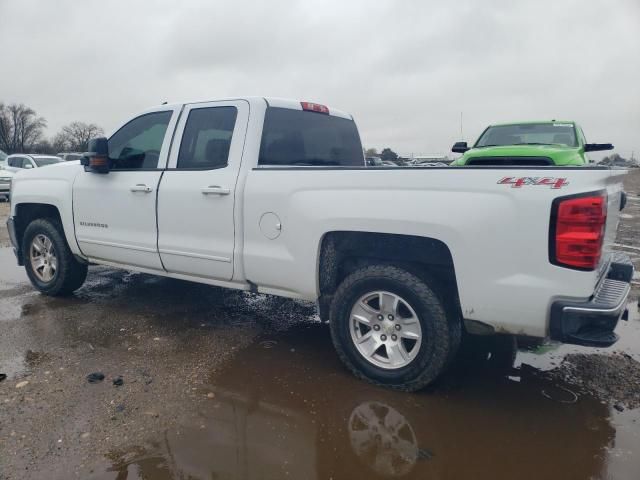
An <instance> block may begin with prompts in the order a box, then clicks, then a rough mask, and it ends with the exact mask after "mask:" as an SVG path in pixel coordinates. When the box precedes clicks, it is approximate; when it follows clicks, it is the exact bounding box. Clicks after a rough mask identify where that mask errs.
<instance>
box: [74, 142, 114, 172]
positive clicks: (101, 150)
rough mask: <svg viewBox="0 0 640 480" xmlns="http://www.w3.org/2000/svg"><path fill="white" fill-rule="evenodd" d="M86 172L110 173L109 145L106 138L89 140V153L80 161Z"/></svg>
mask: <svg viewBox="0 0 640 480" xmlns="http://www.w3.org/2000/svg"><path fill="white" fill-rule="evenodd" d="M80 165H84V171H85V172H93V173H109V144H108V143H107V139H106V138H105V137H98V138H93V139H91V140H89V151H88V152H85V153H84V155H83V156H82V158H81V159H80Z"/></svg>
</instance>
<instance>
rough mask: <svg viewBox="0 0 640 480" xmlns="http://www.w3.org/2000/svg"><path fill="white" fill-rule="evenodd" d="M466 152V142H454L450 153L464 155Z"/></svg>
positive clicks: (467, 148)
mask: <svg viewBox="0 0 640 480" xmlns="http://www.w3.org/2000/svg"><path fill="white" fill-rule="evenodd" d="M467 150H469V147H468V146H467V142H456V143H454V144H453V147H452V148H451V151H452V152H454V153H464V152H466V151H467Z"/></svg>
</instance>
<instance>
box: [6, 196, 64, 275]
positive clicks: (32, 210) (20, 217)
mask: <svg viewBox="0 0 640 480" xmlns="http://www.w3.org/2000/svg"><path fill="white" fill-rule="evenodd" d="M14 208H15V213H14V217H13V218H14V225H15V229H16V240H17V245H16V246H15V248H16V254H17V257H18V263H19V264H20V265H23V264H24V252H23V251H22V239H23V237H24V232H25V230H26V229H27V226H28V225H29V224H30V223H31V222H32V221H34V220H36V219H38V218H50V219H53V220H55V221H57V222H58V223H59V224H60V226H61V228H62V229H63V232H62V233H63V234H64V236H65V237H66V238H67V242H69V240H68V236H67V234H66V232H65V231H64V226H63V223H62V216H61V215H60V210H59V209H58V207H57V206H56V205H53V204H50V203H28V202H25V203H19V204H17V205H15V207H14Z"/></svg>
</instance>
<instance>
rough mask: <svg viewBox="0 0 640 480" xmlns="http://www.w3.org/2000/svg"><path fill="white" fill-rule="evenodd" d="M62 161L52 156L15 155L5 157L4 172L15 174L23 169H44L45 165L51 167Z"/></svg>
mask: <svg viewBox="0 0 640 480" xmlns="http://www.w3.org/2000/svg"><path fill="white" fill-rule="evenodd" d="M63 161H64V160H62V159H61V158H60V157H55V156H53V155H35V154H34V155H32V154H26V153H16V154H14V155H9V156H8V157H7V160H6V161H5V165H4V168H5V170H8V171H10V172H14V173H15V172H19V171H20V170H23V169H31V168H40V167H46V166H47V165H53V164H55V163H60V162H63Z"/></svg>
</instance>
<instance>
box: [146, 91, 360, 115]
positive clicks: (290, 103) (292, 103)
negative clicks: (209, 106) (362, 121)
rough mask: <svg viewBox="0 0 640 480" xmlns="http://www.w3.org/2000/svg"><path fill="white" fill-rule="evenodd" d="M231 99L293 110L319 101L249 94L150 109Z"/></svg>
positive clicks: (331, 111)
mask: <svg viewBox="0 0 640 480" xmlns="http://www.w3.org/2000/svg"><path fill="white" fill-rule="evenodd" d="M231 100H245V101H247V102H249V103H250V104H252V103H256V102H260V103H262V102H265V103H266V104H267V106H268V107H276V108H290V109H292V110H302V102H310V103H317V102H312V101H310V100H295V99H291V98H278V97H256V96H248V97H227V98H209V99H201V100H195V101H193V100H192V101H185V102H175V103H166V104H163V105H156V106H155V107H152V108H150V109H149V110H155V109H157V108H158V107H161V106H164V107H168V108H175V107H177V106H180V105H183V104H194V103H208V102H225V101H231ZM319 105H323V106H326V107H327V108H328V109H329V115H333V116H335V117H342V118H346V119H348V120H353V116H352V115H350V114H349V113H347V112H344V111H342V110H338V109H337V108H332V107H330V106H328V105H325V104H319Z"/></svg>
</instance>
